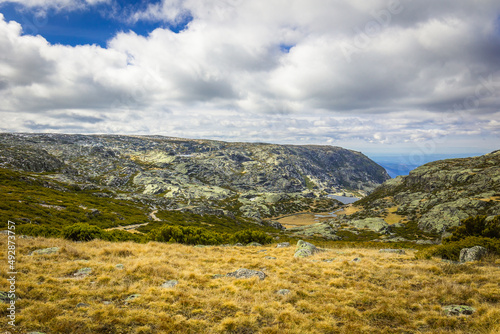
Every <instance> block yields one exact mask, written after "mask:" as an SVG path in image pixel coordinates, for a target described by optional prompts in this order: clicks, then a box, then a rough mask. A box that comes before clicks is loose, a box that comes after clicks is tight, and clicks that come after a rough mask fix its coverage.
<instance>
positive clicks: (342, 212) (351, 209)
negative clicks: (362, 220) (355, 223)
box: [337, 204, 363, 216]
mask: <svg viewBox="0 0 500 334" xmlns="http://www.w3.org/2000/svg"><path fill="white" fill-rule="evenodd" d="M362 209H363V208H362V207H359V206H354V205H352V204H349V205H348V206H346V207H344V209H342V210H340V211H338V212H337V214H338V215H346V216H349V215H352V214H353V213H356V212H358V211H361V210H362Z"/></svg>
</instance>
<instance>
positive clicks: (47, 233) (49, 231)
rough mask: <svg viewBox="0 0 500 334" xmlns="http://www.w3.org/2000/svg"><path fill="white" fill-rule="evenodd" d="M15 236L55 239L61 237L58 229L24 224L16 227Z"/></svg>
mask: <svg viewBox="0 0 500 334" xmlns="http://www.w3.org/2000/svg"><path fill="white" fill-rule="evenodd" d="M16 233H17V234H24V235H30V236H32V237H45V238H56V237H59V236H60V235H61V232H60V230H59V229H56V228H53V227H48V226H44V225H35V224H24V225H19V226H17V227H16Z"/></svg>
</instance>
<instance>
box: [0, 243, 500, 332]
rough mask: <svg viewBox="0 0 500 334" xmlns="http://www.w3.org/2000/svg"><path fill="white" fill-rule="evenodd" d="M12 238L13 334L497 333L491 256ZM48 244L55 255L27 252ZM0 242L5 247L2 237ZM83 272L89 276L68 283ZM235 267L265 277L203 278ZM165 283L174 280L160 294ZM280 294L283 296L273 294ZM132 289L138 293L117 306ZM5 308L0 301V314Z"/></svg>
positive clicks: (495, 268) (498, 293) (497, 296)
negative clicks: (303, 254) (461, 259)
mask: <svg viewBox="0 0 500 334" xmlns="http://www.w3.org/2000/svg"><path fill="white" fill-rule="evenodd" d="M17 243H18V244H17V270H18V272H19V274H18V279H17V292H18V296H19V297H20V299H18V301H17V304H16V306H17V318H16V321H17V325H18V330H19V331H18V332H19V333H26V332H29V331H41V332H45V333H72V334H79V333H498V332H499V331H500V289H499V283H500V260H499V259H497V258H493V257H490V258H489V259H486V260H485V261H482V262H478V263H473V264H463V265H455V264H447V263H443V262H441V260H438V259H429V260H426V259H421V260H417V259H415V256H414V252H413V251H407V254H406V255H396V254H389V253H379V252H378V250H376V249H360V248H359V249H357V248H330V249H328V250H327V251H325V252H321V253H318V254H316V255H314V256H312V257H309V258H306V259H296V258H294V257H293V252H294V248H293V247H290V248H275V247H276V246H275V245H271V246H267V247H264V246H263V247H221V246H213V247H204V248H196V247H193V246H185V245H179V244H163V243H156V242H150V243H148V244H136V243H131V242H124V243H110V242H105V241H97V240H95V241H91V242H86V243H75V242H70V241H66V240H62V239H44V238H35V239H30V240H27V239H18V240H17ZM334 245H335V244H334V243H332V244H329V246H330V247H335V246H334ZM56 246H57V247H60V248H61V249H60V251H59V252H58V253H57V254H52V255H33V256H30V255H29V254H30V252H31V251H33V250H35V249H40V248H47V247H56ZM0 247H1V249H4V250H6V249H7V245H6V238H5V236H3V237H2V238H1V239H0ZM266 256H272V257H276V259H266V258H265V257H266ZM354 258H359V259H361V261H360V262H352V260H353V259H354ZM326 260H328V261H326ZM0 263H1V264H0V267H1V268H2V271H1V280H0V291H6V290H7V281H6V279H7V278H8V277H7V274H6V270H4V268H6V266H7V259H6V251H2V252H1V256H0ZM117 264H123V266H124V269H119V268H117V267H116V265H117ZM81 268H92V272H91V273H90V275H89V276H86V277H80V278H76V277H75V276H74V275H73V274H74V273H75V272H76V271H77V270H79V269H81ZM238 268H248V269H254V270H263V271H264V272H265V273H266V275H267V278H266V279H265V280H262V281H261V280H259V279H258V278H256V277H254V278H252V279H234V278H229V277H222V278H216V279H214V278H213V275H216V274H220V275H225V274H226V273H229V272H232V271H234V270H236V269H238ZM167 280H178V281H179V284H178V285H177V286H176V287H174V288H161V287H160V285H161V284H162V283H164V282H165V281H167ZM280 289H289V290H290V294H288V295H284V296H283V295H280V294H277V293H276V292H277V291H278V290H280ZM133 294H140V296H138V297H137V298H135V299H133V300H131V301H128V302H127V301H126V299H127V297H129V296H131V295H133ZM78 303H85V304H87V305H84V306H82V307H77V304H78ZM449 304H463V305H469V306H472V307H474V308H476V309H477V311H476V312H475V313H474V314H472V315H470V316H460V317H448V316H446V315H445V314H444V313H443V311H442V306H444V305H449ZM6 308H7V304H0V314H1V317H2V318H3V319H6V318H5V316H6V314H7V313H6ZM4 324H5V325H6V321H5V322H4V321H2V322H0V327H1V326H3V325H4ZM2 329H9V328H7V327H4V328H2ZM9 330H10V329H9ZM13 332H14V331H13Z"/></svg>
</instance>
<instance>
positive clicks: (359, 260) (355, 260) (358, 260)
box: [351, 257, 361, 263]
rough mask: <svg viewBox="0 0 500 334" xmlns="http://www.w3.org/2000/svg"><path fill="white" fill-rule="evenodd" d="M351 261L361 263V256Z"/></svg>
mask: <svg viewBox="0 0 500 334" xmlns="http://www.w3.org/2000/svg"><path fill="white" fill-rule="evenodd" d="M351 262H354V263H359V262H361V259H360V258H359V257H356V258H354V259H352V261H351Z"/></svg>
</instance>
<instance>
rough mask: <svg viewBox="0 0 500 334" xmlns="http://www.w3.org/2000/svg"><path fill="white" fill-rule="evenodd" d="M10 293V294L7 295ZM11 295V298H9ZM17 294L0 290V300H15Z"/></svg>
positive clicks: (6, 301) (4, 301) (8, 301)
mask: <svg viewBox="0 0 500 334" xmlns="http://www.w3.org/2000/svg"><path fill="white" fill-rule="evenodd" d="M9 295H10V296H9ZM10 297H12V298H10ZM16 299H17V296H16V295H15V294H13V293H10V292H4V291H0V302H2V303H7V304H9V303H10V301H11V300H16Z"/></svg>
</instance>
